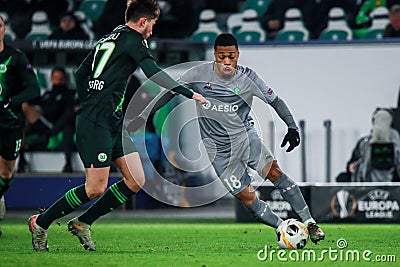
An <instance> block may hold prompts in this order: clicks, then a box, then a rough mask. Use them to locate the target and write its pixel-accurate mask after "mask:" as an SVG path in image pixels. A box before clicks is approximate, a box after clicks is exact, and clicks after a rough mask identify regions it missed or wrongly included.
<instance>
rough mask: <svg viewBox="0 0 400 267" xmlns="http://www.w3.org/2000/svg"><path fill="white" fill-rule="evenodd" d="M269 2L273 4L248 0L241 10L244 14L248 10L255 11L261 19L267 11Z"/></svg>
mask: <svg viewBox="0 0 400 267" xmlns="http://www.w3.org/2000/svg"><path fill="white" fill-rule="evenodd" d="M269 2H271V0H246V1H245V2H244V3H243V5H242V8H241V10H242V12H243V11H245V10H246V9H254V10H255V11H257V14H258V16H259V17H260V16H262V15H263V14H264V13H265V11H266V10H267V7H268V5H269Z"/></svg>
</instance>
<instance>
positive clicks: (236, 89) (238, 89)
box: [233, 86, 242, 95]
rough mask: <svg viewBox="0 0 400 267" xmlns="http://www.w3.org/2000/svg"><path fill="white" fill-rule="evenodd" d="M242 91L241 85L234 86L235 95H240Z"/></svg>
mask: <svg viewBox="0 0 400 267" xmlns="http://www.w3.org/2000/svg"><path fill="white" fill-rule="evenodd" d="M241 92H242V88H240V87H239V86H235V88H233V93H234V94H235V95H238V94H240V93H241Z"/></svg>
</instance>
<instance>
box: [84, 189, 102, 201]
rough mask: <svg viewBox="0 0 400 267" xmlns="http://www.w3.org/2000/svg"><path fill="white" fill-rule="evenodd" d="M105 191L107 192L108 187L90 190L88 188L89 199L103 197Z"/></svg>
mask: <svg viewBox="0 0 400 267" xmlns="http://www.w3.org/2000/svg"><path fill="white" fill-rule="evenodd" d="M104 191H106V187H96V188H88V187H86V194H87V196H88V198H89V199H94V198H97V197H99V196H101V195H102V194H103V193H104Z"/></svg>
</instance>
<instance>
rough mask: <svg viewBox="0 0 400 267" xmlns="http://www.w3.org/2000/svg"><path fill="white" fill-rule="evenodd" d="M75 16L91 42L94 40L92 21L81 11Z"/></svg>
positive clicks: (75, 12)
mask: <svg viewBox="0 0 400 267" xmlns="http://www.w3.org/2000/svg"><path fill="white" fill-rule="evenodd" d="M74 15H75V17H76V19H77V20H78V22H79V24H80V26H81V28H82V29H83V30H84V31H85V33H86V34H87V35H88V36H89V39H90V40H94V37H95V35H94V32H93V31H92V27H93V23H92V21H91V20H88V19H87V18H86V14H85V13H84V12H83V11H81V10H76V11H74Z"/></svg>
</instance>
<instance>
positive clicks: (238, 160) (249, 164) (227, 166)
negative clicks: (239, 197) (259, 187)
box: [209, 129, 274, 195]
mask: <svg viewBox="0 0 400 267" xmlns="http://www.w3.org/2000/svg"><path fill="white" fill-rule="evenodd" d="M247 134H248V138H247V139H245V140H244V141H242V142H236V143H232V144H231V146H230V150H229V151H226V150H224V151H218V149H217V150H216V153H211V154H213V155H214V156H212V157H210V160H211V162H212V165H213V166H214V169H215V172H216V173H217V175H218V177H219V178H220V179H221V182H222V183H223V184H224V186H225V187H226V188H227V189H228V191H229V192H230V193H231V194H232V195H236V194H238V193H240V192H242V191H243V190H244V189H245V188H246V187H247V186H248V185H250V183H251V178H250V175H249V173H248V168H251V169H253V170H255V171H257V173H258V174H259V175H260V176H261V177H263V174H262V169H263V168H264V166H265V165H267V164H268V163H270V162H272V161H273V160H274V157H273V155H272V152H271V151H270V150H269V149H268V148H267V147H266V146H265V145H264V143H263V142H262V140H261V138H260V137H259V136H258V134H257V132H256V131H255V130H254V129H251V130H249V131H248V132H247ZM209 156H210V153H209Z"/></svg>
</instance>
